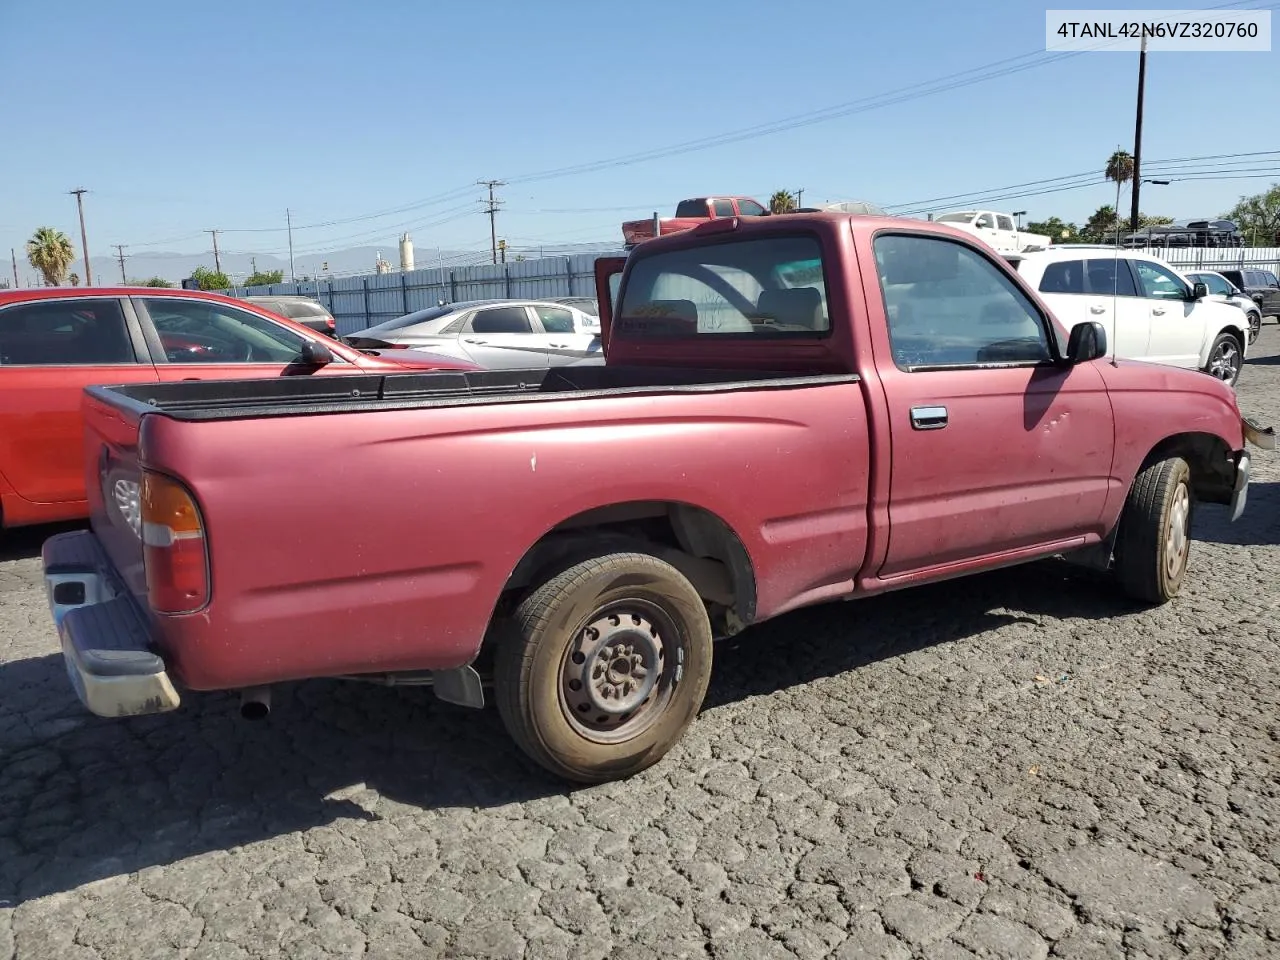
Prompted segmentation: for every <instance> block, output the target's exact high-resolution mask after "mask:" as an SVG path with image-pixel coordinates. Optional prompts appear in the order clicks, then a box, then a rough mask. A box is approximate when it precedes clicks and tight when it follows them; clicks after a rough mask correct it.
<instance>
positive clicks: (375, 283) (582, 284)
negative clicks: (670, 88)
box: [227, 247, 1280, 336]
mask: <svg viewBox="0 0 1280 960" xmlns="http://www.w3.org/2000/svg"><path fill="white" fill-rule="evenodd" d="M1150 252H1151V253H1153V254H1155V255H1156V256H1158V257H1160V258H1161V259H1163V260H1164V261H1166V262H1167V263H1169V264H1170V265H1171V266H1173V267H1176V268H1177V269H1179V270H1213V269H1229V268H1232V267H1234V268H1236V269H1241V268H1242V267H1243V268H1249V267H1254V268H1258V269H1263V270H1272V271H1276V272H1280V247H1245V248H1230V247H1181V248H1179V247H1175V248H1173V249H1171V250H1152V251H1150ZM625 255H626V251H624V250H617V251H604V252H600V253H582V254H577V255H575V256H570V257H547V258H545V259H540V260H519V261H514V262H512V263H500V264H496V265H494V264H482V265H480V266H473V267H458V268H454V269H450V268H441V267H432V268H426V269H422V270H411V271H409V272H407V273H370V274H365V275H364V276H357V277H342V278H338V279H333V280H324V279H321V280H319V281H307V282H305V283H302V282H300V283H277V284H273V285H271V286H268V287H236V288H233V289H232V290H230V291H227V292H229V293H230V294H231V295H232V296H237V297H244V296H268V295H271V294H286V295H287V294H301V295H303V296H309V297H315V298H316V299H317V300H319V301H320V302H321V303H323V304H324V305H325V307H327V308H328V310H329V312H330V313H332V314H333V318H334V320H335V322H336V324H337V332H338V335H339V336H342V335H345V334H348V333H352V332H354V331H356V330H361V329H363V328H365V327H368V326H372V325H373V324H375V323H381V322H382V321H383V320H390V319H391V318H393V317H399V316H403V315H404V314H406V313H410V312H412V311H414V310H424V309H426V308H427V307H431V306H434V305H435V304H436V303H437V302H438V301H440V300H444V301H446V302H448V303H456V302H458V301H460V300H482V299H487V298H491V297H573V296H577V297H594V296H595V294H596V290H595V273H594V270H595V261H596V259H597V258H598V257H621V256H625Z"/></svg>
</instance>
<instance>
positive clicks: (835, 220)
mask: <svg viewBox="0 0 1280 960" xmlns="http://www.w3.org/2000/svg"><path fill="white" fill-rule="evenodd" d="M619 270H621V283H620V287H619V291H618V299H617V305H616V309H611V297H610V283H611V279H612V277H613V276H614V275H615V274H616V273H617V272H618V271H619ZM597 283H598V287H599V302H600V308H601V326H602V337H603V340H604V352H605V356H606V359H607V362H606V363H605V365H603V366H582V367H575V366H563V367H557V368H554V369H551V370H548V369H546V368H538V369H531V370H501V371H481V372H439V373H416V374H387V375H366V376H362V375H359V374H357V375H355V376H350V377H340V378H339V377H330V378H324V379H321V378H310V377H308V378H278V379H274V380H259V381H239V382H235V383H217V382H202V383H159V384H155V383H152V384H145V385H124V386H117V387H90V388H88V389H87V390H86V396H85V417H86V431H85V447H84V458H85V469H86V471H87V477H88V486H89V490H90V499H91V506H92V530H91V531H86V532H77V533H71V534H62V535H59V536H56V537H53V538H51V539H50V540H48V541H47V543H46V544H45V546H44V551H43V562H44V576H45V581H46V584H47V590H48V598H49V603H50V607H51V612H52V615H53V618H54V621H55V622H56V624H57V627H58V631H59V634H60V637H61V644H62V652H63V656H64V658H65V661H66V665H67V667H68V674H69V676H70V678H71V680H72V683H73V684H74V686H75V688H76V690H77V693H78V694H79V696H80V698H81V699H82V701H83V702H84V703H85V705H86V706H87V707H88V708H89V709H90V710H91V711H93V712H94V713H96V714H99V715H102V716H120V715H132V714H142V713H155V712H159V711H164V710H169V709H172V708H175V707H177V706H178V705H179V699H180V695H179V690H180V689H182V688H185V689H186V690H189V691H201V690H219V689H221V690H237V689H238V690H240V691H242V693H241V697H242V704H243V706H242V711H243V712H244V713H246V714H248V715H255V714H256V715H261V714H263V713H265V712H266V711H267V709H268V706H269V699H268V697H269V694H268V692H267V691H269V689H270V685H271V684H274V683H279V682H282V681H292V680H299V679H303V678H308V677H342V678H347V679H364V680H376V681H378V682H380V683H399V682H404V683H414V682H417V683H421V682H424V681H425V682H430V683H432V684H433V685H434V688H435V692H436V694H437V696H439V697H440V698H442V699H444V700H447V701H449V702H453V703H461V704H465V705H469V706H473V707H480V706H482V705H483V704H484V703H485V700H486V697H485V689H486V686H487V684H486V681H491V683H492V687H493V695H494V698H495V699H496V701H497V706H498V710H499V712H500V714H501V716H502V719H503V721H504V723H505V725H506V727H507V729H508V730H509V731H510V733H511V735H512V736H513V738H514V739H515V741H516V742H517V743H518V744H519V745H520V747H522V748H523V749H524V750H525V751H526V752H527V753H528V754H529V755H530V756H531V757H533V758H534V759H535V760H536V761H537V762H539V763H541V764H543V765H544V766H545V767H547V768H548V769H550V770H551V771H554V772H555V773H556V774H559V775H561V776H563V777H565V778H568V779H572V780H579V781H586V782H592V781H601V780H608V779H612V778H620V777H625V776H627V775H630V774H633V773H635V772H636V771H638V770H641V769H643V768H645V767H647V766H648V765H650V764H652V763H654V762H655V761H657V760H658V759H659V758H660V757H662V756H663V754H664V753H665V752H666V751H667V750H668V749H669V748H670V747H671V746H672V744H673V743H675V742H676V741H677V740H678V739H679V737H680V736H681V734H682V732H683V731H684V730H685V728H686V727H687V726H688V725H689V724H690V723H691V722H692V720H693V719H694V717H695V715H696V714H697V713H698V710H699V708H700V705H701V703H702V700H703V696H704V693H705V691H706V689H707V683H708V677H709V674H710V670H711V661H712V641H713V638H718V637H725V636H729V635H731V634H734V633H736V632H738V631H740V630H742V629H744V628H746V627H748V626H750V625H751V624H753V623H759V622H760V621H763V620H766V619H768V618H770V617H776V616H778V615H779V614H783V613H786V612H787V611H789V610H795V609H796V608H798V607H803V606H806V605H809V604H815V603H821V602H824V601H830V600H847V599H855V598H858V597H862V596H868V595H871V594H876V593H880V592H883V591H886V590H896V589H899V588H903V587H910V586H912V585H914V584H919V583H926V582H929V581H935V580H941V579H944V578H949V577H955V576H959V575H963V574H968V573H974V572H977V571H983V570H990V569H992V568H995V567H1000V566H1004V565H1008V564H1013V563H1020V562H1024V561H1030V560H1035V559H1038V558H1044V557H1050V556H1058V555H1064V556H1067V557H1068V558H1070V559H1073V560H1075V561H1076V562H1079V563H1084V564H1091V565H1093V566H1095V567H1096V568H1098V569H1102V570H1107V571H1110V572H1111V573H1112V575H1113V576H1114V579H1115V582H1116V583H1117V584H1118V586H1119V588H1121V589H1123V590H1124V591H1126V592H1127V593H1128V594H1130V595H1131V596H1133V597H1136V598H1140V599H1141V600H1143V601H1147V602H1151V603H1161V602H1164V601H1167V600H1169V599H1171V598H1172V597H1174V596H1175V595H1176V594H1177V593H1178V591H1179V588H1180V587H1181V585H1182V583H1183V582H1184V577H1185V576H1186V572H1187V561H1188V556H1189V548H1190V539H1189V531H1190V522H1191V513H1192V510H1193V508H1194V505H1195V504H1196V503H1197V502H1207V503H1215V504H1225V505H1228V506H1229V509H1230V511H1231V514H1232V517H1233V518H1234V517H1235V516H1238V515H1239V513H1240V511H1241V510H1242V509H1243V507H1244V503H1245V494H1246V490H1247V484H1248V481H1249V466H1250V458H1249V455H1248V453H1247V452H1246V446H1245V442H1246V439H1247V440H1249V441H1251V442H1252V443H1254V444H1255V445H1257V446H1260V447H1265V448H1267V449H1273V448H1274V444H1275V440H1274V434H1273V433H1272V431H1271V429H1270V428H1266V429H1263V428H1261V427H1258V426H1256V425H1255V424H1253V423H1252V422H1251V421H1249V420H1247V419H1246V418H1244V417H1243V416H1242V414H1241V412H1240V410H1239V408H1238V406H1237V403H1236V396H1235V393H1234V392H1233V391H1232V390H1231V388H1230V387H1228V386H1226V385H1225V384H1223V383H1221V382H1219V381H1218V380H1216V379H1215V378H1213V377H1208V376H1205V375H1203V374H1200V373H1195V372H1190V371H1184V370H1179V369H1175V368H1173V367H1166V366H1159V365H1155V364H1148V363H1140V362H1129V361H1119V362H1116V361H1112V360H1109V359H1107V358H1106V343H1105V340H1106V332H1105V330H1104V329H1103V328H1102V327H1101V325H1100V324H1098V323H1096V322H1084V323H1081V324H1079V325H1077V326H1076V327H1075V328H1073V329H1072V330H1071V331H1069V332H1068V331H1066V330H1064V329H1062V328H1061V326H1060V325H1059V324H1058V322H1057V321H1056V320H1055V319H1054V317H1053V316H1052V315H1051V314H1050V312H1049V310H1048V309H1047V308H1046V307H1045V306H1044V304H1043V303H1042V302H1041V301H1040V300H1039V299H1038V298H1037V296H1036V294H1035V292H1033V291H1032V290H1031V289H1030V288H1029V287H1027V286H1026V285H1025V283H1024V282H1023V281H1022V279H1021V278H1020V277H1019V276H1018V274H1017V273H1016V272H1015V271H1013V270H1012V269H1011V268H1010V266H1009V265H1008V264H1007V263H1006V262H1004V260H1002V259H1001V258H1000V257H999V255H998V254H996V253H995V252H994V251H992V250H991V249H990V248H989V247H987V246H986V245H985V244H984V243H982V242H981V241H980V240H978V239H976V238H974V237H971V236H969V235H967V234H964V233H962V232H961V231H959V230H956V229H954V228H951V227H947V226H944V225H939V224H933V223H929V222H927V221H915V220H889V219H887V218H875V217H860V216H850V215H847V214H796V215H795V216H788V217H767V218H758V219H742V220H739V219H737V218H727V219H722V220H716V221H713V222H711V223H708V224H705V225H703V226H702V227H699V228H696V229H694V230H691V231H688V232H685V233H682V234H678V235H676V236H672V237H663V238H659V239H656V240H653V241H652V242H650V243H646V244H644V245H643V246H642V247H639V248H637V249H636V250H635V251H634V252H633V253H632V254H631V255H630V256H629V257H628V258H626V259H625V261H623V260H602V261H599V262H598V263H597ZM335 472H336V473H337V474H338V476H339V477H340V480H341V483H342V485H343V486H344V487H345V488H346V489H349V490H351V491H368V490H377V491H378V492H379V493H378V497H377V500H376V503H375V501H373V500H370V499H369V498H368V497H359V498H356V499H353V500H351V501H350V502H349V503H348V504H346V505H345V506H344V507H342V508H341V509H336V510H335V509H333V489H332V486H331V481H332V477H333V475H334V473H335Z"/></svg>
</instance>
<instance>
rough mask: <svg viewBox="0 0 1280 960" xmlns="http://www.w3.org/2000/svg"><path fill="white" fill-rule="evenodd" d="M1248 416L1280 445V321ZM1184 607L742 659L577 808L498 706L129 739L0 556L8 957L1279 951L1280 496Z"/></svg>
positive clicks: (319, 706)
mask: <svg viewBox="0 0 1280 960" xmlns="http://www.w3.org/2000/svg"><path fill="white" fill-rule="evenodd" d="M1254 352H1255V353H1256V354H1257V357H1256V358H1255V359H1254V360H1253V361H1251V362H1250V363H1249V364H1248V366H1247V367H1246V369H1245V371H1244V373H1243V375H1242V377H1241V382H1240V394H1241V398H1242V405H1243V406H1244V408H1245V410H1246V412H1248V413H1253V414H1257V415H1259V416H1260V417H1262V418H1263V419H1264V422H1271V423H1276V424H1280V356H1277V354H1280V327H1277V326H1276V325H1275V324H1272V323H1268V324H1267V325H1266V326H1265V327H1264V328H1263V333H1262V337H1261V340H1260V342H1259V344H1258V345H1257V348H1256V349H1255V351H1254ZM1254 456H1255V464H1256V467H1255V473H1254V484H1253V485H1252V487H1251V493H1250V499H1249V505H1248V508H1247V510H1246V512H1245V515H1244V516H1243V518H1242V519H1241V520H1240V521H1238V522H1236V523H1235V524H1229V523H1227V522H1226V516H1225V510H1224V509H1223V508H1220V507H1205V508H1203V509H1202V510H1201V511H1200V513H1199V515H1198V516H1197V518H1196V522H1195V528H1194V531H1195V535H1196V542H1195V543H1194V545H1193V548H1192V549H1193V552H1192V562H1191V573H1190V576H1189V580H1188V583H1187V586H1186V588H1185V590H1184V593H1183V595H1182V596H1181V597H1180V598H1179V599H1178V600H1176V601H1175V602H1173V603H1172V604H1169V605H1167V606H1164V607H1162V608H1159V609H1144V608H1140V607H1136V606H1134V605H1132V604H1130V603H1128V602H1126V601H1124V600H1122V599H1119V598H1118V597H1117V595H1116V594H1115V593H1114V592H1113V591H1112V590H1110V589H1109V588H1108V586H1107V585H1106V584H1103V583H1100V582H1098V580H1097V579H1096V578H1094V577H1091V576H1090V575H1088V574H1085V573H1082V572H1076V571H1074V570H1071V569H1064V568H1063V566H1062V565H1058V564H1052V563H1049V564H1041V565H1036V566H1031V567H1024V568H1020V569H1015V570H1009V571H1003V572H999V573H994V574H989V575H985V576H981V577H978V578H970V579H966V580H960V581H954V582H951V583H947V584H942V585H938V586H933V587H927V588H920V589H916V590H912V591H906V592H903V593H900V594H896V595H892V596H886V597H881V598H876V599H872V600H867V601H862V602H860V603H856V604H835V605H831V606H827V607H823V608H816V609H810V610H807V611H803V612H800V613H797V614H795V615H791V616H787V617H785V618H781V619H779V620H777V621H775V622H773V623H770V624H766V625H764V626H761V627H759V628H756V629H753V630H750V631H749V632H747V633H746V634H744V635H742V636H741V637H739V638H735V639H734V640H731V641H729V642H727V643H725V644H724V645H722V646H720V647H718V648H717V660H716V667H715V674H714V678H713V680H712V687H711V691H710V694H709V697H708V700H707V704H706V707H705V709H704V711H703V713H702V715H701V717H700V718H699V719H698V721H697V722H696V724H695V725H694V727H693V728H692V730H691V731H690V732H689V734H688V735H687V736H686V738H685V739H684V741H683V742H682V743H681V744H680V745H679V746H677V747H676V749H674V750H673V751H672V752H671V753H670V754H669V755H668V756H667V758H666V759H665V760H664V761H663V762H662V763H660V764H659V765H657V766H656V767H654V768H652V769H650V770H648V771H646V772H645V773H643V774H641V775H640V776H638V777H636V778H634V779H632V780H630V781H627V782H623V783H614V784H608V785H605V786H600V787H592V788H587V789H570V788H567V787H566V786H565V785H563V784H561V783H559V782H557V781H554V780H551V779H549V778H548V777H546V776H544V775H543V774H542V773H541V772H540V771H539V770H538V769H537V768H535V767H534V766H533V765H532V764H531V763H529V762H528V761H526V760H525V759H524V758H523V756H522V755H521V754H519V753H518V752H517V751H516V749H515V748H514V747H513V746H512V744H511V743H510V741H509V740H508V739H507V737H506V735H505V733H504V732H503V729H502V726H501V723H500V722H499V720H498V718H497V714H496V711H495V710H494V709H493V708H492V707H490V708H487V709H486V710H484V711H482V712H474V711H469V710H465V709H463V708H456V707H451V706H448V705H445V704H441V703H439V702H437V701H435V699H434V698H433V696H432V695H431V693H430V692H429V691H427V690H423V689H405V690H394V689H387V688H381V687H376V686H364V685H359V686H357V685H350V684H342V683H337V682H312V683H304V684H297V685H292V686H290V687H287V688H285V689H284V690H282V691H280V692H279V693H278V694H277V698H276V703H275V705H274V707H275V709H274V712H273V713H272V715H271V717H270V718H269V719H268V720H266V721H263V722H260V723H250V722H246V721H243V720H241V719H239V717H238V715H237V711H236V703H235V701H234V700H233V699H232V698H231V697H229V696H225V695H212V696H190V697H188V698H187V699H186V701H185V702H184V704H183V707H182V708H181V710H180V711H178V712H176V713H172V714H167V715H164V716H159V717H149V718H139V719H134V720H122V721H106V720H99V719H97V718H94V717H91V716H89V715H88V714H87V713H85V712H84V711H83V710H82V709H81V708H80V707H79V706H78V704H77V702H76V700H75V698H74V696H73V694H72V692H71V688H70V686H69V685H68V683H67V680H66V677H65V675H64V673H63V670H62V666H61V662H60V659H59V656H58V654H57V645H56V640H55V636H54V633H53V630H52V627H51V624H50V620H49V615H48V611H47V609H46V607H45V604H44V599H43V596H42V592H41V587H40V581H39V559H38V554H39V545H40V543H41V541H42V540H43V538H44V537H46V536H48V535H50V534H51V533H52V532H55V531H52V530H48V529H43V530H36V531H19V532H16V533H14V534H11V535H6V536H4V537H3V539H0V960H11V958H19V960H43V958H57V960H90V958H101V960H125V958H133V957H138V958H155V957H166V958H170V957H174V958H191V960H213V958H225V960H234V958H250V957H252V958H258V957H264V958H267V957H282V958H284V957H287V958H290V960H303V958H313V957H314V958H327V957H334V958H337V957H352V958H356V957H369V958H392V957H413V958H422V957H451V958H512V960H516V958H528V960H534V958H575V960H593V958H605V957H616V958H641V957H661V958H677V957H713V958H735V960H738V958H743V960H749V958H757V957H759V958H767V957H799V958H804V960H819V958H826V957H832V958H852V957H887V958H908V957H922V958H928V960H958V958H962V957H975V956H976V957H1007V958H1019V960H1022V958H1043V957H1048V956H1053V957H1061V958H1073V960H1086V958H1114V957H1126V958H1166V957H1184V956H1187V955H1190V956H1195V957H1200V958H1212V957H1230V958H1245V957H1267V956H1271V957H1274V956H1277V955H1280V722H1278V720H1277V717H1278V715H1280V710H1278V708H1280V693H1278V692H1277V691H1278V690H1280V685H1278V684H1277V670H1278V668H1280V655H1278V654H1277V638H1278V637H1280V629H1278V628H1277V625H1276V619H1275V610H1276V607H1277V605H1280V585H1277V583H1276V582H1275V581H1274V580H1273V579H1272V578H1273V577H1274V576H1275V575H1276V574H1277V573H1278V572H1280V469H1278V468H1277V459H1276V455H1275V454H1271V453H1265V452H1255V454H1254Z"/></svg>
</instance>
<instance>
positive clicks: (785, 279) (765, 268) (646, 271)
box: [614, 237, 830, 339]
mask: <svg viewBox="0 0 1280 960" xmlns="http://www.w3.org/2000/svg"><path fill="white" fill-rule="evenodd" d="M614 329H615V331H616V332H617V334H618V336H619V337H621V338H623V339H632V338H640V337H663V338H669V337H675V338H682V337H690V336H700V335H704V334H713V335H742V336H779V335H782V336H797V335H805V334H809V335H813V334H825V333H826V332H827V331H828V330H829V329H830V322H829V320H828V317H827V292H826V284H825V279H824V272H823V262H822V248H821V247H820V245H819V244H818V241H817V240H816V239H814V238H812V237H768V238H765V239H760V240H739V241H733V242H729V243H717V244H709V245H704V246H698V247H693V248H690V249H686V250H673V251H671V252H669V253H660V254H653V255H650V256H646V257H641V258H639V259H638V260H636V262H635V263H634V264H633V265H632V267H631V271H630V273H629V274H628V275H627V283H626V286H625V287H624V288H623V290H622V302H621V304H620V306H619V310H618V319H617V321H616V322H615V324H614Z"/></svg>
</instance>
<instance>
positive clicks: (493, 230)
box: [476, 180, 506, 263]
mask: <svg viewBox="0 0 1280 960" xmlns="http://www.w3.org/2000/svg"><path fill="white" fill-rule="evenodd" d="M476 183H478V184H480V186H482V187H488V188H489V205H488V206H487V207H485V213H487V214H489V249H490V251H491V252H492V254H493V262H494V263H497V262H498V228H497V226H496V224H495V222H494V215H495V214H497V212H498V207H499V206H501V204H502V201H501V200H495V199H494V198H493V188H494V187H505V186H506V181H503V180H477V181H476Z"/></svg>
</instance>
